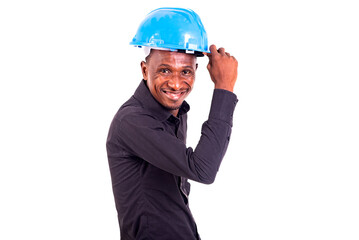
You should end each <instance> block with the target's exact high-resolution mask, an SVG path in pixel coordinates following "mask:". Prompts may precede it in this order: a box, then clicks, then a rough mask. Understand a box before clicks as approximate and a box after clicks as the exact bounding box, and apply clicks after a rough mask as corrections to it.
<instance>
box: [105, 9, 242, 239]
mask: <svg viewBox="0 0 359 240" xmlns="http://www.w3.org/2000/svg"><path fill="white" fill-rule="evenodd" d="M186 14H187V15H186ZM182 18H185V20H186V21H183V20H182ZM193 19H194V20H193ZM190 20H193V25H194V26H195V27H194V28H192V29H189V30H188V29H187V30H186V33H184V34H182V33H181V34H182V35H181V34H180V35H179V36H177V37H173V36H175V34H177V33H178V32H180V31H182V30H183V29H182V28H181V27H180V26H179V25H180V24H182V23H185V27H187V28H188V25H189V21H190ZM156 21H157V23H156ZM173 21H174V22H173ZM158 24H160V25H161V26H158ZM166 24H167V25H168V26H167V27H166V26H165V27H164V26H163V25H166ZM149 26H150V27H149ZM198 26H200V27H199V28H198ZM176 27H177V28H176ZM146 28H151V29H152V31H154V32H152V33H150V34H149V33H148V31H147V30H148V29H146ZM153 29H154V30H153ZM159 31H162V32H159ZM163 31H165V32H166V33H167V32H168V31H174V33H175V34H169V35H170V36H171V39H167V38H168V37H166V36H165V35H164V34H163ZM201 31H202V32H201ZM198 32H199V33H198ZM144 33H145V34H144ZM204 33H205V31H204V28H203V25H202V23H201V22H200V19H199V17H198V15H196V14H195V13H194V12H193V11H191V10H188V9H172V8H162V9H157V10H155V11H153V12H151V13H150V14H149V15H148V16H147V18H146V19H145V20H144V21H143V22H142V25H141V26H140V28H139V30H138V32H137V34H136V37H137V38H145V40H143V39H142V40H139V39H136V37H135V39H134V41H133V42H135V43H133V44H134V45H139V46H151V47H152V49H151V50H150V53H149V55H148V56H147V57H146V61H143V62H141V70H142V75H143V80H142V81H141V83H140V85H139V87H138V88H137V90H136V91H135V93H134V95H133V96H132V97H131V98H130V99H129V100H128V101H127V102H126V103H125V104H123V105H122V107H121V108H120V109H119V111H118V112H117V114H116V115H115V117H114V119H113V121H112V124H111V127H110V131H109V135H108V139H107V152H108V159H109V165H110V172H111V177H112V184H113V192H114V196H115V202H116V208H117V211H118V219H119V224H120V229H121V239H123V240H127V239H156V240H159V239H175V240H181V239H183V240H192V239H200V237H199V234H198V232H197V227H196V224H195V221H194V219H193V217H192V214H191V212H190V209H189V207H188V194H189V191H190V184H189V183H188V181H187V179H191V180H194V181H197V182H201V183H205V184H210V183H212V182H213V181H214V179H215V176H216V173H217V171H218V168H219V166H220V163H221V161H222V159H223V157H224V154H225V152H226V149H227V146H228V143H229V138H230V134H231V128H232V116H233V111H234V108H235V105H236V103H237V97H236V95H235V94H234V93H233V87H234V84H235V82H236V79H237V66H238V63H237V61H236V59H235V58H234V57H232V56H231V55H230V54H229V53H227V52H225V49H224V48H219V49H217V48H216V46H214V45H212V46H211V47H210V53H209V52H208V49H207V38H206V35H204ZM141 34H142V35H146V37H144V36H141ZM196 34H197V35H196ZM149 35H150V36H149ZM153 36H155V37H157V40H156V41H155V43H156V44H157V45H156V46H155V47H154V48H153V45H154V44H153V42H151V41H152V40H153V39H154V37H153ZM196 36H199V37H197V39H196ZM158 38H162V39H160V40H162V41H158ZM198 38H200V39H199V41H197V43H199V44H197V46H194V45H196V44H195V43H196V40H198ZM169 40H173V43H172V44H169V45H166V43H168V42H169ZM186 40H187V43H188V42H190V43H191V44H186ZM146 41H147V43H148V45H146V44H147V43H146ZM176 43H177V45H176ZM151 44H152V45H151ZM181 44H182V45H181ZM201 44H202V45H201ZM189 45H190V46H191V48H190V47H189ZM201 50H202V51H201ZM201 52H202V53H203V52H204V54H205V55H207V56H208V58H209V63H208V65H207V68H208V71H209V73H210V76H211V79H212V81H213V83H214V88H215V89H214V93H213V97H212V103H211V110H210V113H209V118H208V120H207V121H206V122H204V124H203V126H202V135H201V138H200V141H199V142H198V145H197V147H196V148H195V150H193V149H192V148H191V147H187V146H186V131H187V111H188V110H189V105H188V104H187V103H186V101H185V98H186V97H187V96H188V94H189V93H190V92H191V90H192V88H193V84H194V81H195V73H196V69H197V63H196V55H201Z"/></svg>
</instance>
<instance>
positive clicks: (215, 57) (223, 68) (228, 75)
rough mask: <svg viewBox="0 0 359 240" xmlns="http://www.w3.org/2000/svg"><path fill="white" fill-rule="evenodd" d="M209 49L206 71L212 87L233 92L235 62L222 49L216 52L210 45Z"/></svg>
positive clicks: (235, 77) (235, 75)
mask: <svg viewBox="0 0 359 240" xmlns="http://www.w3.org/2000/svg"><path fill="white" fill-rule="evenodd" d="M209 49H210V51H211V53H208V54H206V55H207V56H208V58H209V62H208V65H207V69H208V71H209V74H210V76H211V79H212V81H213V82H214V87H215V88H219V89H225V90H228V91H231V92H233V88H234V84H235V83H236V80H237V68H238V62H237V60H236V59H235V58H234V57H233V56H231V55H230V54H229V53H227V52H225V50H224V48H219V49H218V51H217V47H216V46H215V45H211V46H210V48H209Z"/></svg>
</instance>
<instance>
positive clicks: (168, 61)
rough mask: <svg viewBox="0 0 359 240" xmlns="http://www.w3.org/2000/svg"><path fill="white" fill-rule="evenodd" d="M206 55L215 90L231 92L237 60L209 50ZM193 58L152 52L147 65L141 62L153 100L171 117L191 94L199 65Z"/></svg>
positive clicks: (176, 113) (221, 50)
mask: <svg viewBox="0 0 359 240" xmlns="http://www.w3.org/2000/svg"><path fill="white" fill-rule="evenodd" d="M210 51H211V53H209V54H206V55H207V56H208V59H209V62H208V65H207V69H208V71H209V74H210V76H211V79H212V81H213V83H214V85H215V88H218V89H224V90H227V91H231V92H233V88H234V84H235V82H236V80H237V68H238V62H237V60H236V59H235V58H234V57H233V56H231V55H230V54H229V53H227V52H225V50H224V48H219V49H218V50H217V48H216V46H215V45H211V46H210ZM196 62H197V61H196V57H195V56H194V55H192V54H186V53H179V52H171V51H162V50H155V49H152V50H151V53H150V55H149V56H148V57H147V58H146V62H144V61H142V62H141V69H142V75H143V79H144V80H146V83H147V87H148V88H149V90H150V92H151V94H152V96H153V97H154V98H155V99H156V100H157V101H158V102H159V103H160V104H161V105H162V106H164V107H165V108H167V109H168V110H169V111H170V112H171V113H172V115H174V116H177V115H178V110H179V108H180V107H181V105H182V103H183V101H184V100H185V98H186V97H187V96H188V95H189V93H190V92H191V91H192V88H193V84H194V81H195V77H196V70H197V67H198V64H197V63H196Z"/></svg>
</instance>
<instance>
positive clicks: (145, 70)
mask: <svg viewBox="0 0 359 240" xmlns="http://www.w3.org/2000/svg"><path fill="white" fill-rule="evenodd" d="M141 70H142V77H143V79H144V80H146V81H147V76H148V68H147V65H146V62H145V61H142V62H141Z"/></svg>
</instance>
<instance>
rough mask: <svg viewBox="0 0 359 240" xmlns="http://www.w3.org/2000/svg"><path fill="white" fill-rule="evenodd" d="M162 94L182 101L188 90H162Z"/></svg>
mask: <svg viewBox="0 0 359 240" xmlns="http://www.w3.org/2000/svg"><path fill="white" fill-rule="evenodd" d="M161 92H162V93H164V94H165V96H166V97H167V98H169V99H171V100H173V101H176V100H178V99H180V98H181V97H182V96H183V95H184V94H185V93H186V92H187V90H180V91H170V90H164V89H162V90H161Z"/></svg>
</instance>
